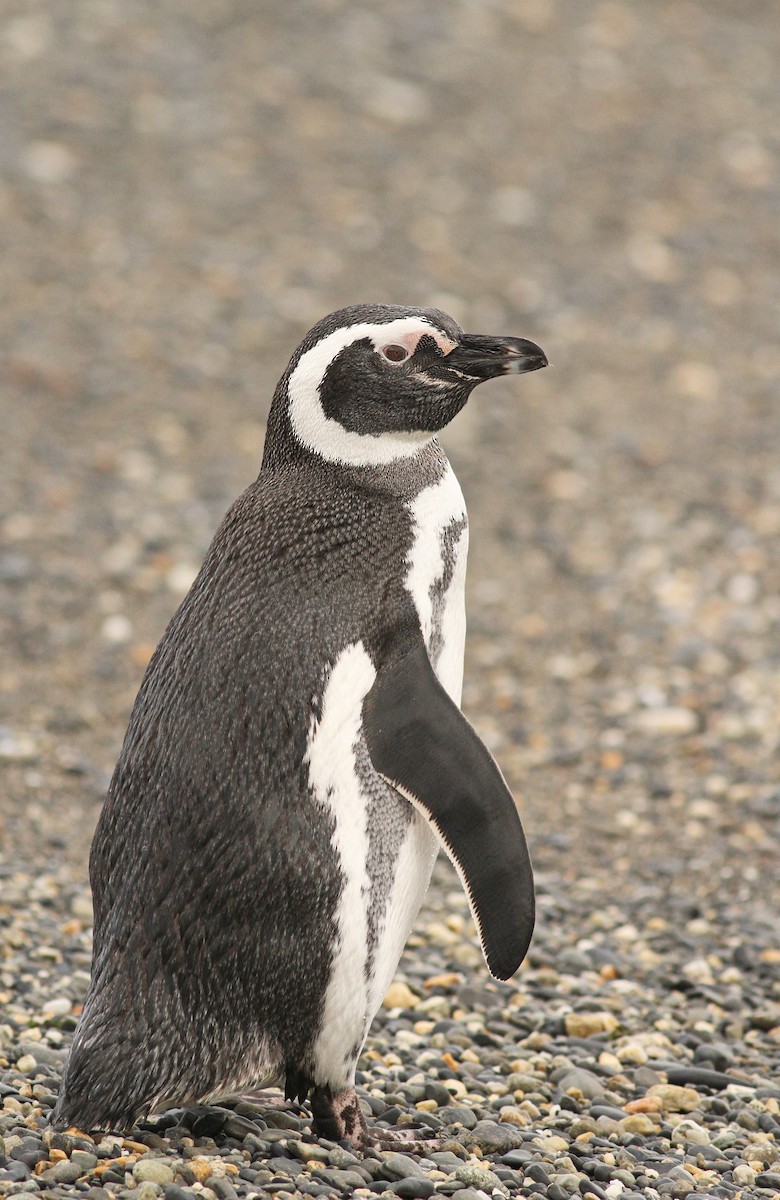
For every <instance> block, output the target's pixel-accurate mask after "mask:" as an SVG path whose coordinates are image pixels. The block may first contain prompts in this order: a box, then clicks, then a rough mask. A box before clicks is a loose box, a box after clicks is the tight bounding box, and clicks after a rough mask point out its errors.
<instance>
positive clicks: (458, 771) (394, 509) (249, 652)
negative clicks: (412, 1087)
mask: <svg viewBox="0 0 780 1200" xmlns="http://www.w3.org/2000/svg"><path fill="white" fill-rule="evenodd" d="M546 363H547V360H546V358H545V356H544V354H543V352H542V351H541V350H540V349H539V347H538V346H536V345H534V343H533V342H529V341H526V340H524V339H520V338H509V337H483V336H475V335H472V334H464V333H463V331H462V329H461V328H460V327H459V326H458V325H457V324H456V322H455V321H453V320H452V319H451V318H450V317H448V316H446V315H445V314H444V313H442V312H439V311H437V310H436V309H425V308H405V307H399V306H395V305H359V306H355V307H352V308H346V309H343V310H341V311H340V312H335V313H332V314H331V315H330V316H328V317H325V318H324V320H322V321H320V322H319V324H317V325H315V326H314V328H313V329H312V330H311V331H310V333H308V334H307V336H306V337H305V338H304V340H303V342H302V343H301V345H300V346H299V347H298V349H297V350H296V351H295V354H294V355H293V357H292V359H291V361H290V364H289V366H288V367H287V370H286V371H285V373H284V375H283V376H282V379H281V381H280V383H279V385H278V387H277V389H276V392H275V395H274V399H273V404H272V406H271V410H270V414H269V418H268V431H267V436H266V444H265V453H264V457H263V463H262V468H261V471H260V474H259V476H258V478H257V481H256V482H255V483H253V484H252V486H251V487H249V488H248V489H247V491H246V492H244V494H243V495H242V496H241V497H240V498H239V499H238V500H237V501H236V502H235V504H234V505H233V507H232V508H231V509H230V510H229V511H228V513H227V515H226V517H225V518H224V520H223V522H222V524H221V526H220V528H219V530H218V531H217V534H216V536H215V538H214V541H213V543H212V545H211V548H210V549H209V551H208V554H207V556H206V560H205V562H204V563H203V566H202V567H201V570H200V573H199V574H198V576H197V578H196V580H195V582H194V584H193V585H192V589H191V590H190V592H189V594H188V595H187V597H186V598H185V600H184V601H183V603H182V605H181V607H180V608H179V610H178V612H177V613H176V615H175V616H174V618H173V620H172V621H171V623H170V625H169V626H168V629H167V630H166V632H165V634H164V636H163V638H162V641H161V642H160V644H159V646H158V647H157V649H156V651H155V653H154V655H153V656H152V659H151V661H150V663H149V666H148V668H147V671H146V674H145V676H144V679H143V682H142V684H141V688H140V691H139V693H138V697H137V699H136V702H135V705H134V708H133V711H132V715H131V718H130V724H129V727H128V730H127V734H126V736H125V740H124V745H123V747H122V752H121V755H120V758H119V761H118V763H117V766H116V770H115V772H114V775H113V778H112V781H111V784H110V788H109V791H108V796H107V799H106V802H105V806H104V808H103V811H102V814H101V817H100V820H99V823H98V826H97V830H96V833H95V838H94V843H93V846H92V852H91V858H90V879H91V884H92V891H93V896H94V911H95V930H94V957H93V964H92V980H91V984H90V987H89V992H88V995H87V998H86V1002H85V1004H84V1010H83V1013H82V1016H81V1019H80V1021H79V1024H78V1028H77V1029H76V1033H75V1036H74V1040H73V1046H72V1049H71V1053H70V1057H69V1060H68V1063H67V1067H66V1070H65V1075H64V1079H63V1083H62V1090H61V1094H60V1097H59V1102H58V1104H57V1107H56V1110H55V1113H54V1118H53V1119H54V1121H55V1123H56V1124H58V1125H60V1126H70V1125H75V1126H77V1127H78V1128H80V1129H85V1130H87V1129H111V1130H125V1129H128V1128H130V1127H131V1126H132V1125H133V1124H134V1122H136V1121H137V1120H138V1119H140V1118H141V1117H143V1116H145V1115H146V1114H148V1113H150V1112H152V1111H155V1110H160V1109H162V1108H164V1107H169V1106H172V1105H174V1104H176V1105H178V1104H188V1103H209V1102H211V1101H215V1100H217V1099H219V1098H221V1097H226V1096H229V1095H231V1094H232V1095H235V1094H237V1093H240V1092H242V1091H246V1090H248V1089H250V1088H255V1087H258V1086H262V1085H266V1084H274V1085H280V1086H283V1087H284V1089H285V1093H286V1096H287V1098H288V1099H297V1100H303V1099H305V1098H307V1097H308V1096H309V1094H311V1104H312V1111H313V1115H314V1128H315V1130H316V1132H318V1133H319V1134H320V1135H321V1136H325V1137H328V1138H333V1139H347V1140H349V1141H350V1142H352V1143H353V1144H354V1145H356V1146H366V1145H368V1144H371V1143H372V1140H373V1138H372V1134H371V1133H370V1132H369V1131H368V1129H367V1127H366V1123H365V1119H364V1117H363V1115H362V1113H361V1110H360V1106H359V1104H358V1101H357V1097H356V1094H355V1088H354V1083H355V1068H356V1064H357V1061H358V1056H359V1054H360V1052H361V1048H362V1046H363V1043H364V1041H365V1038H366V1035H367V1033H368V1029H369V1026H370V1024H371V1021H372V1019H373V1017H374V1015H375V1013H376V1012H377V1010H378V1008H379V1006H380V1004H381V1002H382V999H383V997H384V994H385V991H386V989H387V987H388V985H389V983H390V981H391V980H392V977H393V973H394V971H395V968H396V966H397V963H398V960H399V958H400V956H401V952H402V950H403V947H404V943H405V942H406V939H407V936H408V934H409V930H410V928H411V925H412V922H413V921H414V919H415V916H416V915H417V912H418V910H419V907H420V903H421V901H422V898H423V895H424V893H425V890H426V887H427V885H428V881H429V878H430V874H431V869H432V866H433V861H434V858H435V856H436V851H437V847H438V846H439V845H440V844H441V845H442V846H443V847H444V849H445V851H446V852H447V854H448V855H449V857H450V858H451V860H452V862H453V863H454V865H455V867H456V868H457V871H458V873H459V875H460V878H461V880H462V882H463V885H464V887H465V889H466V891H467V893H468V897H469V901H470V904H471V910H472V913H473V915H474V919H475V921H476V925H477V929H478V931H479V936H480V938H481V942H482V948H483V951H484V954H485V959H486V961H487V965H488V967H489V969H490V971H491V972H492V974H493V975H494V976H496V977H497V978H499V979H507V978H508V977H509V976H510V975H511V974H512V973H513V972H514V971H515V970H516V969H517V967H518V966H519V964H520V962H521V961H522V959H523V957H524V955H525V953H526V950H527V948H528V944H529V941H530V938H531V932H532V928H533V921H534V898H533V878H532V873H531V864H530V861H529V856H528V851H527V848H526V843H525V839H524V836H523V830H522V828H521V824H520V820H519V818H518V815H517V810H516V807H515V804H514V802H513V800H512V796H511V795H510V793H509V790H508V789H507V786H506V783H505V782H504V779H503V777H502V775H501V772H500V771H499V769H498V767H497V766H496V764H495V762H494V760H493V758H492V757H491V755H490V753H489V752H488V750H487V749H486V747H485V746H484V745H483V743H482V742H481V741H480V739H479V737H478V736H477V734H476V733H475V732H474V730H473V729H472V727H471V725H470V724H469V723H468V721H467V720H466V719H465V717H464V716H463V715H462V714H461V712H460V709H459V707H458V706H459V703H460V693H461V681H462V673H463V644H464V636H465V611H464V576H465V570H466V548H467V539H468V529H467V520H466V509H465V505H464V501H463V495H462V493H461V490H460V487H459V485H458V482H457V480H456V478H455V475H454V474H453V471H452V468H451V467H450V464H449V462H448V460H447V458H446V456H445V454H444V452H443V450H442V448H441V446H440V444H439V442H438V441H437V439H436V433H437V432H438V431H439V430H441V429H442V428H443V427H444V426H445V425H447V424H448V423H449V422H450V421H451V420H452V419H453V417H454V416H455V415H456V413H458V412H459V411H460V409H461V408H463V406H464V404H465V403H466V401H467V400H468V397H469V395H470V393H471V391H472V389H473V388H474V387H475V386H476V385H477V384H479V383H482V382H483V381H484V380H487V379H493V378H495V377H496V376H500V375H505V374H511V373H519V372H525V371H534V370H536V369H537V368H539V367H544V366H546Z"/></svg>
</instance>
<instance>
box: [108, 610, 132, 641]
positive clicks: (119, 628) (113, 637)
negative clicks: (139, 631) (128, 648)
mask: <svg viewBox="0 0 780 1200" xmlns="http://www.w3.org/2000/svg"><path fill="white" fill-rule="evenodd" d="M100 632H101V634H102V636H103V638H104V639H105V641H107V642H113V643H114V644H115V645H121V644H122V643H123V642H129V641H130V638H131V637H132V636H133V626H132V625H131V624H130V622H129V621H128V619H127V617H125V616H122V614H121V613H114V614H113V615H112V616H110V617H106V619H105V621H104V622H103V624H102V625H101V627H100Z"/></svg>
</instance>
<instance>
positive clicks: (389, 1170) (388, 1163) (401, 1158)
mask: <svg viewBox="0 0 780 1200" xmlns="http://www.w3.org/2000/svg"><path fill="white" fill-rule="evenodd" d="M382 1174H383V1175H384V1176H385V1178H386V1179H391V1180H392V1179H410V1178H427V1175H426V1174H425V1171H424V1170H423V1168H422V1167H421V1166H420V1164H419V1163H418V1162H416V1161H415V1159H413V1158H410V1157H409V1155H408V1154H397V1153H390V1154H388V1155H386V1157H385V1158H383V1159H382Z"/></svg>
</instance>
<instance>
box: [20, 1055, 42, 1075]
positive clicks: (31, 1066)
mask: <svg viewBox="0 0 780 1200" xmlns="http://www.w3.org/2000/svg"><path fill="white" fill-rule="evenodd" d="M37 1066H38V1063H37V1061H36V1060H35V1058H34V1057H33V1056H32V1054H23V1055H22V1056H21V1058H17V1060H16V1069H17V1071H21V1072H22V1074H23V1075H26V1074H27V1072H28V1071H34V1070H35V1068H36V1067H37Z"/></svg>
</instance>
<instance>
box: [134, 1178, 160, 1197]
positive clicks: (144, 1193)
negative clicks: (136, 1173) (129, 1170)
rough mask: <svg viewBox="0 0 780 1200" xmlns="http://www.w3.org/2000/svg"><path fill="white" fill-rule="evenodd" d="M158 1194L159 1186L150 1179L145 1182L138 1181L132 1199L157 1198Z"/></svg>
mask: <svg viewBox="0 0 780 1200" xmlns="http://www.w3.org/2000/svg"><path fill="white" fill-rule="evenodd" d="M159 1195H160V1187H159V1185H158V1184H156V1183H152V1182H151V1180H147V1181H146V1182H145V1183H139V1185H138V1187H137V1188H136V1189H135V1191H134V1192H133V1200H157V1197H158V1196H159Z"/></svg>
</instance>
